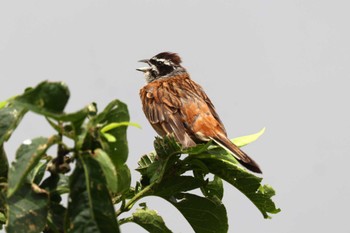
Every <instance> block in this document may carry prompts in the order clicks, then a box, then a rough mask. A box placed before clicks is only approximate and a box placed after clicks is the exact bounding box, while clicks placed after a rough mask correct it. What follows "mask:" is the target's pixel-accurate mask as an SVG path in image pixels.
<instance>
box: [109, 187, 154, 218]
mask: <svg viewBox="0 0 350 233" xmlns="http://www.w3.org/2000/svg"><path fill="white" fill-rule="evenodd" d="M156 183H157V182H153V183H152V184H150V185H148V186H147V187H145V188H144V189H143V190H141V191H140V192H139V193H137V194H136V195H135V196H134V197H133V198H131V199H130V200H129V201H128V202H127V203H126V204H125V206H124V207H121V208H120V209H119V210H118V211H117V212H116V213H115V214H116V215H117V217H118V216H119V215H120V214H121V213H124V212H126V211H129V210H130V209H131V208H132V207H133V205H134V204H135V203H136V202H137V201H138V200H139V199H141V198H142V197H143V196H145V195H146V194H147V193H148V192H149V191H151V189H152V187H153V186H154V185H155V184H156Z"/></svg>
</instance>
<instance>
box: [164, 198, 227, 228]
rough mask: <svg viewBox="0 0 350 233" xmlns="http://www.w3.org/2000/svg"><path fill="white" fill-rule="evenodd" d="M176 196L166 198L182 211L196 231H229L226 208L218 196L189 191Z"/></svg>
mask: <svg viewBox="0 0 350 233" xmlns="http://www.w3.org/2000/svg"><path fill="white" fill-rule="evenodd" d="M175 198H176V199H175ZM175 198H166V200H168V201H169V202H170V203H171V204H173V205H174V206H175V207H176V208H177V209H178V210H179V211H180V212H181V214H182V215H183V216H184V217H185V218H186V219H187V221H188V222H189V223H190V225H191V226H192V228H193V230H194V231H195V232H196V233H212V232H215V233H227V231H228V223H227V213H226V209H225V206H224V205H223V204H222V203H221V201H220V200H219V199H218V198H207V197H200V196H197V195H194V194H189V193H179V194H177V195H175Z"/></svg>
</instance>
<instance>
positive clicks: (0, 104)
mask: <svg viewBox="0 0 350 233" xmlns="http://www.w3.org/2000/svg"><path fill="white" fill-rule="evenodd" d="M6 104H7V101H1V102H0V109H2V108H4V107H5V106H6Z"/></svg>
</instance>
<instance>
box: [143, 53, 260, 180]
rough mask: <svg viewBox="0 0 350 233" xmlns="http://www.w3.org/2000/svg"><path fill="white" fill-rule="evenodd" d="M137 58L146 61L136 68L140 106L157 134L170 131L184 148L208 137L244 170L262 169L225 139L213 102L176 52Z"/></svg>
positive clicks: (201, 141)
mask: <svg viewBox="0 0 350 233" xmlns="http://www.w3.org/2000/svg"><path fill="white" fill-rule="evenodd" d="M139 62H143V63H146V64H147V65H148V66H146V67H141V68H138V69H136V70H138V71H141V72H143V73H144V77H145V79H146V85H144V86H143V87H142V88H141V89H140V98H141V102H142V109H143V112H144V113H145V116H146V118H147V119H148V121H149V122H150V124H151V125H152V127H153V128H154V130H155V131H156V132H157V133H158V134H159V135H160V136H161V137H164V136H167V135H171V134H172V135H173V136H174V137H175V139H176V141H177V142H179V143H180V144H181V145H182V147H184V148H189V147H193V146H196V145H197V144H199V143H204V142H208V141H210V140H212V141H214V142H215V143H216V144H218V145H219V146H221V147H223V148H225V149H226V150H227V151H229V152H230V153H231V154H232V155H233V156H234V157H235V158H236V159H237V160H238V162H239V163H240V164H242V165H243V166H244V167H246V168H247V169H248V170H250V171H252V172H255V173H262V171H261V169H260V167H259V165H258V164H257V163H256V162H255V161H254V160H253V159H252V158H250V157H249V156H248V155H247V154H246V153H245V152H244V151H242V150H241V149H240V148H239V147H238V146H236V145H235V144H234V143H232V142H231V141H230V140H229V139H228V137H227V133H226V130H225V127H224V125H223V123H222V121H221V120H220V117H219V115H218V114H217V112H216V110H215V107H214V105H213V103H212V102H211V100H210V99H209V97H208V96H207V95H206V93H205V92H204V90H203V88H202V87H201V86H200V85H199V84H197V83H196V82H194V81H193V80H192V79H191V78H190V75H189V73H188V72H187V70H186V69H185V68H184V67H183V66H182V65H181V62H182V60H181V58H180V56H179V55H178V54H177V53H173V52H161V53H159V54H157V55H155V56H153V57H152V58H150V59H143V60H140V61H139Z"/></svg>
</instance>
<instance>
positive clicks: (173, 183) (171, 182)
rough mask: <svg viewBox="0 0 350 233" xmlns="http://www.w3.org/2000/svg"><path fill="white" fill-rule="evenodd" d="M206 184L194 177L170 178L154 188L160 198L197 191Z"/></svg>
mask: <svg viewBox="0 0 350 233" xmlns="http://www.w3.org/2000/svg"><path fill="white" fill-rule="evenodd" d="M203 185H205V182H204V181H202V180H200V179H197V178H195V177H192V176H170V177H169V178H167V179H165V180H163V181H162V182H161V183H160V184H159V185H158V186H156V187H155V188H153V194H152V195H155V196H160V197H171V196H173V195H176V194H178V193H180V192H186V191H190V190H194V189H197V188H199V187H201V186H203Z"/></svg>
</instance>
